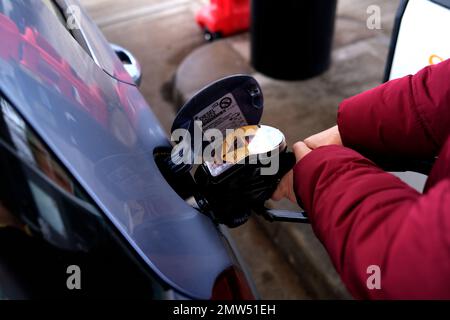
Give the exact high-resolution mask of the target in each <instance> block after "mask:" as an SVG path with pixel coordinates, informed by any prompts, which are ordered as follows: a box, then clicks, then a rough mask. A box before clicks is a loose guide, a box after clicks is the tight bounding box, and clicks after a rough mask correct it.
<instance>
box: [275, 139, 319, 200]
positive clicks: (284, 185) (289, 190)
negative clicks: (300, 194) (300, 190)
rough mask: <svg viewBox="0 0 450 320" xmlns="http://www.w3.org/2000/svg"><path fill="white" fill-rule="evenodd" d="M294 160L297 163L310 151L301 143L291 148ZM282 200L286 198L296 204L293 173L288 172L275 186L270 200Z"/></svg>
mask: <svg viewBox="0 0 450 320" xmlns="http://www.w3.org/2000/svg"><path fill="white" fill-rule="evenodd" d="M292 149H293V151H294V154H295V159H296V160H297V162H299V161H300V160H301V159H303V158H304V157H305V156H306V155H307V154H308V153H310V152H311V151H312V150H311V149H310V148H308V146H307V145H306V144H305V143H303V142H297V143H295V144H294V146H293V147H292ZM283 198H287V199H288V200H290V201H291V202H293V203H297V197H296V196H295V191H294V171H293V170H291V171H289V172H288V173H287V174H286V175H285V176H284V177H283V178H282V179H281V181H280V183H279V184H278V186H277V189H276V190H275V192H274V193H273V195H272V200H274V201H279V200H281V199H283Z"/></svg>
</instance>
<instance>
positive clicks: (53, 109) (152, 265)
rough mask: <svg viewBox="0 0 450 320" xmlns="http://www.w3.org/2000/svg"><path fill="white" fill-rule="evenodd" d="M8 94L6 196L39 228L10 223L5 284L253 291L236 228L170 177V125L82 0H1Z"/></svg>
mask: <svg viewBox="0 0 450 320" xmlns="http://www.w3.org/2000/svg"><path fill="white" fill-rule="evenodd" d="M74 6H75V7H74ZM74 8H75V9H76V10H75V13H77V14H76V15H75V16H73V17H72V16H70V15H71V14H73V13H74ZM77 10H79V11H77ZM68 15H69V16H68ZM69 19H72V22H75V23H76V27H75V28H73V26H71V27H68V25H67V21H68V20H69ZM0 95H1V96H0V106H1V108H0V134H1V135H0V149H1V150H0V173H1V177H2V178H1V180H2V181H1V188H0V192H1V194H0V201H1V204H2V206H3V207H5V208H7V209H8V210H9V211H10V212H13V213H14V215H16V216H18V217H19V218H20V219H21V221H23V222H24V223H26V225H27V228H28V229H27V230H29V234H28V235H26V234H24V233H23V232H20V231H17V230H13V229H11V228H0V295H2V296H3V297H4V298H15V297H55V296H56V297H66V296H67V297H71V296H77V297H78V296H81V297H85V296H87V297H89V296H101V297H104V296H115V297H120V296H125V297H130V296H144V297H149V298H177V297H185V298H197V299H210V298H218V299H232V298H251V297H252V295H253V294H252V292H251V290H250V289H249V286H248V279H247V278H246V277H245V276H244V273H243V271H242V269H241V267H240V264H239V262H238V259H237V258H236V254H235V250H233V248H232V246H231V245H230V242H229V240H228V239H227V237H226V235H224V232H225V231H224V230H221V229H220V228H219V227H218V226H216V225H214V224H213V222H212V221H211V220H210V219H209V218H208V217H207V216H205V215H203V214H202V213H200V212H199V211H198V210H197V209H196V208H194V207H193V206H191V205H189V204H188V201H187V199H188V198H189V194H186V192H185V191H183V192H181V191H179V190H176V189H177V188H176V187H174V185H173V184H172V185H171V184H169V182H168V181H174V180H176V178H175V179H174V178H173V177H172V179H169V178H168V176H167V175H170V172H169V173H167V172H166V173H164V170H161V167H162V166H163V165H164V163H163V161H160V162H158V156H159V155H161V154H164V153H165V152H167V150H170V143H169V140H168V138H167V135H166V133H165V132H164V131H163V129H162V128H161V126H160V124H159V122H158V120H157V119H156V118H155V116H154V114H153V112H152V111H151V109H150V107H149V106H148V105H147V103H146V102H145V100H144V98H143V97H142V96H141V94H140V93H139V90H138V89H137V87H136V86H135V84H134V82H133V79H132V78H131V77H130V75H129V74H128V73H127V71H126V70H125V69H124V67H123V65H122V63H121V61H120V60H119V59H118V57H117V56H116V55H115V53H114V51H113V50H112V49H111V46H110V44H109V43H108V42H107V41H106V40H105V38H104V37H103V36H102V34H101V33H100V31H99V30H98V29H97V27H96V26H95V24H94V23H93V22H92V21H91V20H90V19H89V18H88V16H87V15H86V14H85V12H84V11H83V9H82V8H81V7H80V5H79V3H78V2H77V1H72V0H56V1H50V0H24V1H21V0H13V1H11V0H0ZM163 173H164V174H163ZM180 179H181V178H180ZM183 179H187V180H186V184H187V185H188V184H189V183H190V181H188V180H189V178H188V177H183ZM179 184H180V185H183V183H179ZM188 193H189V192H188ZM70 265H77V266H79V267H80V269H81V271H82V283H83V286H82V289H81V290H78V291H77V290H73V291H71V290H69V289H68V288H67V283H66V280H67V277H68V273H67V267H68V266H70Z"/></svg>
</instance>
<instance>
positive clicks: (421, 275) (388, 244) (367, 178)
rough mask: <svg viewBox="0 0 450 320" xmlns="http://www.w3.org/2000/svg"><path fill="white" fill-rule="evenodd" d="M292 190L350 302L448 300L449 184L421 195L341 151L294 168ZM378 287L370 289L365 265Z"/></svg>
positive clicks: (321, 151)
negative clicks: (376, 274)
mask: <svg viewBox="0 0 450 320" xmlns="http://www.w3.org/2000/svg"><path fill="white" fill-rule="evenodd" d="M294 184H295V191H296V193H297V195H298V196H299V198H300V199H301V201H302V206H303V207H304V209H305V210H306V211H307V212H308V213H309V217H310V220H311V224H312V226H313V229H314V231H315V233H316V235H317V237H318V238H319V239H320V240H321V241H322V243H323V244H324V246H325V248H326V249H327V251H328V252H329V254H330V257H331V259H332V261H333V263H334V265H335V267H336V269H337V271H338V272H339V274H340V275H341V277H342V279H343V281H344V283H345V284H346V286H347V288H348V289H349V291H350V292H351V293H352V295H353V296H354V297H356V298H383V299H389V298H393V299H399V298H401V299H406V298H427V299H430V298H447V299H448V298H450V285H449V284H450V272H449V271H448V270H450V233H449V230H450V214H449V213H450V212H449V208H448V204H449V203H450V179H443V180H441V181H440V182H439V183H438V184H436V185H435V186H433V187H432V188H431V189H430V190H429V191H428V192H427V194H425V195H422V194H419V193H418V192H417V191H415V190H414V189H412V188H410V187H409V186H408V185H406V184H405V183H403V182H402V181H401V180H400V179H398V178H397V177H395V176H393V175H391V174H389V173H386V172H384V171H382V170H381V169H379V168H377V167H376V166H375V165H374V164H373V163H372V162H371V161H370V160H368V159H366V158H364V157H363V156H361V155H360V154H359V153H357V152H355V151H353V150H351V149H347V148H344V147H339V146H328V147H322V148H318V149H316V150H314V151H313V152H311V153H309V154H308V155H307V156H306V157H304V158H303V159H302V160H301V161H300V162H298V163H297V165H296V166H295V168H294ZM373 265H375V266H378V267H379V268H380V271H381V282H380V284H381V289H379V290H378V289H372V290H370V289H369V287H368V286H367V280H368V278H369V276H370V275H371V274H368V268H369V267H370V266H373Z"/></svg>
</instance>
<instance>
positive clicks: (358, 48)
mask: <svg viewBox="0 0 450 320" xmlns="http://www.w3.org/2000/svg"><path fill="white" fill-rule="evenodd" d="M203 2H204V1H200V0H128V1H113V0H82V3H83V4H84V5H85V7H86V8H87V10H88V12H89V13H90V14H91V16H92V17H93V18H94V20H95V21H96V22H97V24H99V26H100V28H101V29H102V31H103V32H104V34H105V35H106V37H107V38H108V39H109V41H111V42H115V43H117V44H119V45H122V46H124V47H126V48H128V49H129V50H130V51H132V52H133V53H134V54H135V55H136V57H137V58H138V60H139V61H140V63H141V64H142V66H143V71H144V78H143V82H142V86H141V91H142V93H143V94H144V96H145V97H146V99H147V101H148V102H149V104H150V105H151V107H152V109H153V110H154V112H155V114H156V115H157V116H158V118H159V119H160V121H161V123H162V125H163V127H164V128H165V129H166V130H167V131H168V130H169V128H170V126H171V123H172V120H173V118H174V115H175V109H176V108H178V107H179V106H180V105H181V103H182V102H183V101H184V100H185V99H186V98H188V97H189V96H190V95H192V94H193V93H194V92H195V91H196V90H198V89H199V88H201V87H202V86H203V85H205V84H207V83H208V82H210V81H212V80H215V79H218V78H220V77H222V76H225V75H229V74H233V73H240V72H243V73H250V74H253V75H254V76H255V77H256V78H257V80H258V81H259V82H260V84H261V86H262V88H263V92H264V96H265V113H264V116H263V121H262V122H263V123H264V124H268V125H273V126H275V127H278V128H280V129H281V130H282V131H283V132H284V133H285V134H286V137H287V139H288V141H289V142H290V143H293V142H295V141H297V140H299V139H303V138H306V137H307V136H309V135H311V134H313V133H315V132H318V131H320V130H323V129H325V128H328V127H330V126H332V125H333V124H335V119H336V111H337V106H338V104H339V102H340V101H342V99H344V98H346V97H349V96H351V95H354V94H357V93H359V92H361V91H363V90H366V89H369V88H371V87H374V86H376V85H377V84H379V83H380V81H381V79H382V76H383V70H384V64H385V61H386V56H387V49H388V46H389V40H390V33H391V30H392V25H393V20H394V16H395V11H396V8H397V6H398V3H399V0H339V1H338V3H339V5H338V17H337V21H336V32H335V40H334V50H333V64H332V66H331V68H330V70H329V71H327V72H326V73H324V74H323V75H321V76H319V77H316V78H314V79H311V80H307V81H297V82H285V81H277V80H273V79H271V78H268V77H265V76H264V75H262V74H260V73H258V72H255V71H254V70H252V68H251V67H250V62H249V39H248V34H242V35H238V36H235V37H231V38H228V39H225V40H220V41H217V42H215V43H213V44H205V43H204V41H203V37H202V33H201V31H200V30H199V28H198V27H197V25H196V24H195V21H194V12H195V11H196V10H197V9H198V8H199V6H200V5H201V4H202V3H203ZM374 4H375V5H379V6H380V8H381V19H382V21H381V26H382V29H381V30H369V29H368V28H367V27H366V19H367V13H366V10H367V8H368V6H369V5H374ZM275 205H276V206H278V207H290V208H293V209H298V208H296V207H292V206H291V205H290V204H288V203H286V202H282V203H281V204H280V203H278V204H275ZM231 234H232V235H233V237H234V239H235V240H236V242H237V244H238V247H239V248H240V250H241V254H242V256H243V258H244V259H245V261H246V263H247V265H248V266H249V268H250V271H251V273H252V274H253V277H254V279H255V283H256V286H257V288H258V290H259V292H260V293H261V297H262V298H267V299H276V298H285V299H301V298H349V295H348V293H347V292H346V290H345V288H344V287H343V285H342V283H341V282H340V280H339V277H338V275H337V274H336V272H335V270H334V268H333V266H332V265H331V263H330V261H329V259H328V257H327V254H326V252H325V250H324V249H323V247H322V245H321V244H320V243H319V242H318V241H317V239H316V238H315V236H314V234H313V232H312V230H311V228H310V226H307V225H295V224H289V223H272V224H269V223H266V222H262V221H260V220H259V219H253V220H251V221H250V222H249V223H247V224H246V225H244V226H243V227H240V228H238V229H234V230H231Z"/></svg>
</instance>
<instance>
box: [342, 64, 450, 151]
mask: <svg viewBox="0 0 450 320" xmlns="http://www.w3.org/2000/svg"><path fill="white" fill-rule="evenodd" d="M449 83H450V60H447V61H444V62H442V63H440V64H437V65H434V66H429V67H426V68H424V69H422V70H421V71H420V72H418V73H417V74H416V75H414V76H407V77H404V78H400V79H397V80H392V81H389V82H387V83H385V84H383V85H380V86H378V87H376V88H374V89H372V90H369V91H366V92H364V93H362V94H359V95H356V96H354V97H352V98H349V99H347V100H344V101H343V102H342V104H341V105H340V106H339V111H338V120H337V122H338V127H339V132H340V134H341V138H342V141H343V144H344V145H345V146H347V147H350V148H352V149H354V150H358V151H359V152H361V153H363V154H364V155H376V156H389V157H391V156H405V157H411V158H421V159H426V158H430V157H434V156H437V154H438V152H439V150H440V149H441V147H442V145H443V144H444V142H445V140H446V138H447V136H448V135H449V134H450V85H449Z"/></svg>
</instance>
